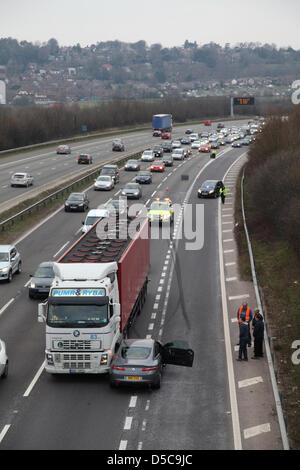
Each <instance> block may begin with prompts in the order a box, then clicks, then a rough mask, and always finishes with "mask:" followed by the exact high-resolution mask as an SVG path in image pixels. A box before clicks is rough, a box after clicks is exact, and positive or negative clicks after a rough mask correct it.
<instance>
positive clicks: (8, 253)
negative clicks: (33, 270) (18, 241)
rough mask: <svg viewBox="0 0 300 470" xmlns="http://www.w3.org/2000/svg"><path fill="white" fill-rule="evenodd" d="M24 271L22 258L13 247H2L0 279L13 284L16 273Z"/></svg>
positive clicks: (0, 253)
mask: <svg viewBox="0 0 300 470" xmlns="http://www.w3.org/2000/svg"><path fill="white" fill-rule="evenodd" d="M21 270H22V261H21V256H20V253H19V252H18V250H17V249H16V247H15V246H13V245H0V279H6V280H7V281H8V282H11V280H12V277H13V274H14V273H20V272H21Z"/></svg>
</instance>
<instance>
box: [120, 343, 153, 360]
mask: <svg viewBox="0 0 300 470" xmlns="http://www.w3.org/2000/svg"><path fill="white" fill-rule="evenodd" d="M151 351H152V349H151V348H147V347H141V346H138V347H137V346H123V347H122V350H121V356H122V357H123V359H147V358H148V357H149V356H150V354H151Z"/></svg>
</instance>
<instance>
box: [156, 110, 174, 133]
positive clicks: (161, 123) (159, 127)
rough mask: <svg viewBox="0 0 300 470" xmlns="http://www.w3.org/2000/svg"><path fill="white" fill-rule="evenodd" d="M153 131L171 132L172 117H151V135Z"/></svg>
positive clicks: (165, 115) (166, 115) (163, 115)
mask: <svg viewBox="0 0 300 470" xmlns="http://www.w3.org/2000/svg"><path fill="white" fill-rule="evenodd" d="M155 131H160V132H172V115H171V114H155V115H154V116H152V133H153V132H155Z"/></svg>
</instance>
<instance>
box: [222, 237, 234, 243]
mask: <svg viewBox="0 0 300 470" xmlns="http://www.w3.org/2000/svg"><path fill="white" fill-rule="evenodd" d="M228 242H233V238H226V240H223V243H228Z"/></svg>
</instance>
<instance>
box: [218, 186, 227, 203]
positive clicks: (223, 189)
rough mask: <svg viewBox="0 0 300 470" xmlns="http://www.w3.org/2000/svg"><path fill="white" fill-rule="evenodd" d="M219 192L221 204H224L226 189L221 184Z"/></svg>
mask: <svg viewBox="0 0 300 470" xmlns="http://www.w3.org/2000/svg"><path fill="white" fill-rule="evenodd" d="M219 194H220V196H221V199H222V204H224V203H225V197H226V194H227V189H226V188H225V186H221V188H220V191H219Z"/></svg>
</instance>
